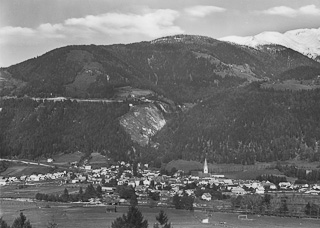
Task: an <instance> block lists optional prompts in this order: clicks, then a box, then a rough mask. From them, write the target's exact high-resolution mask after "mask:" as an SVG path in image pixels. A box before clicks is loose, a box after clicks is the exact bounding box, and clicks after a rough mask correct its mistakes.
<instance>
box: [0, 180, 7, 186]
mask: <svg viewBox="0 0 320 228" xmlns="http://www.w3.org/2000/svg"><path fill="white" fill-rule="evenodd" d="M6 184H7V179H6V178H0V186H4V185H6Z"/></svg>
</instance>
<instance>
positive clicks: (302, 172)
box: [276, 164, 320, 184]
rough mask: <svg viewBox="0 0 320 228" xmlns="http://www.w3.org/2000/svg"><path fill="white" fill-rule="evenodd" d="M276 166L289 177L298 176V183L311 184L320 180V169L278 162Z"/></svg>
mask: <svg viewBox="0 0 320 228" xmlns="http://www.w3.org/2000/svg"><path fill="white" fill-rule="evenodd" d="M276 168H277V169H278V170H279V171H281V172H283V173H284V175H286V176H288V177H296V178H298V180H296V181H295V182H296V184H310V183H317V182H318V181H320V170H319V169H306V168H298V167H297V166H295V165H280V164H277V166H276Z"/></svg>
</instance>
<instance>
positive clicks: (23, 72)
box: [0, 35, 320, 166]
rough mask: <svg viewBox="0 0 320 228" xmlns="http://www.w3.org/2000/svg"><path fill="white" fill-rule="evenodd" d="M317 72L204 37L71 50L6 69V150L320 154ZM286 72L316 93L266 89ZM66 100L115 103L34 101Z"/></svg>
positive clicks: (199, 156)
mask: <svg viewBox="0 0 320 228" xmlns="http://www.w3.org/2000/svg"><path fill="white" fill-rule="evenodd" d="M319 69H320V63H318V62H316V61H314V60H313V59H310V58H308V57H306V56H304V55H302V54H300V53H298V52H295V51H293V50H291V49H288V48H285V47H282V46H278V45H265V46H261V47H259V48H257V49H253V48H249V47H245V46H239V45H236V44H231V43H226V42H222V41H218V40H215V39H212V38H208V37H202V36H188V35H177V36H170V37H163V38H160V39H157V40H154V41H151V42H140V43H133V44H128V45H120V44H119V45H108V46H96V45H88V46H84V45H83V46H68V47H62V48H59V49H55V50H52V51H50V52H48V53H46V54H44V55H43V56H40V57H37V58H34V59H30V60H27V61H25V62H22V63H19V64H16V65H13V66H10V67H8V68H2V69H0V96H1V98H0V129H1V131H0V154H1V157H5V156H7V157H12V156H17V157H24V158H25V157H27V158H32V159H37V158H39V157H49V156H52V155H53V154H56V153H69V152H75V151H78V150H79V151H81V152H85V153H87V154H90V153H91V152H99V153H102V154H105V155H108V157H110V158H113V159H116V160H135V161H138V160H143V161H144V162H150V163H152V164H156V166H160V165H161V162H165V163H167V162H169V161H171V160H173V159H181V158H183V159H187V160H188V159H192V160H198V161H203V160H204V157H205V156H206V157H207V159H208V161H209V162H213V161H214V162H218V163H241V164H253V163H255V162H257V161H261V162H262V161H276V160H288V159H292V158H297V159H298V158H299V159H307V160H310V161H315V160H319V157H320V156H319V150H318V141H319V137H320V115H319V113H320V104H319V102H318V101H319V100H320V90H318V89H315V90H312V89H313V88H317V86H315V85H318V84H320V81H319V80H320V79H319V77H318V76H319V73H320V70H319ZM288 79H296V80H301V83H303V85H304V87H301V88H307V89H310V90H309V91H307V90H305V91H295V92H293V91H290V90H285V89H286V87H285V86H286V85H282V87H281V88H284V89H283V91H276V90H273V89H262V87H260V85H261V83H268V84H269V85H271V86H270V87H272V85H274V84H277V83H281V81H283V80H288ZM297 83H298V84H299V83H300V81H297ZM309 85H312V86H309ZM308 86H309V87H308ZM299 88H300V87H298V89H297V90H299ZM128 91H131V92H128ZM133 91H134V92H133ZM58 96H63V97H67V98H69V99H72V98H81V99H82V100H81V99H79V100H78V101H80V100H81V101H83V100H86V99H88V98H107V99H108V102H111V103H103V102H100V103H98V102H96V100H95V102H86V101H85V102H77V101H76V100H74V101H71V100H69V99H67V100H65V101H59V102H53V101H41V100H40V101H36V100H37V99H38V98H39V97H42V98H43V97H50V98H52V97H58ZM38 100H39V99H38ZM140 104H143V105H144V106H140V107H137V105H140ZM151 111H152V112H153V111H154V113H151ZM145 118H150V119H149V120H145ZM120 122H121V124H120ZM139 142H140V143H139Z"/></svg>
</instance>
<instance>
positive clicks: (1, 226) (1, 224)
mask: <svg viewBox="0 0 320 228" xmlns="http://www.w3.org/2000/svg"><path fill="white" fill-rule="evenodd" d="M0 228H10V226H9V225H8V224H7V223H6V221H4V220H3V219H2V217H1V218H0Z"/></svg>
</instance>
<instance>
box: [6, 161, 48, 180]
mask: <svg viewBox="0 0 320 228" xmlns="http://www.w3.org/2000/svg"><path fill="white" fill-rule="evenodd" d="M51 170H52V168H50V167H45V166H39V165H27V164H20V163H12V165H10V166H9V168H7V169H6V170H5V171H4V172H2V173H1V176H5V177H20V176H23V175H31V174H34V173H48V172H50V171H51Z"/></svg>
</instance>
